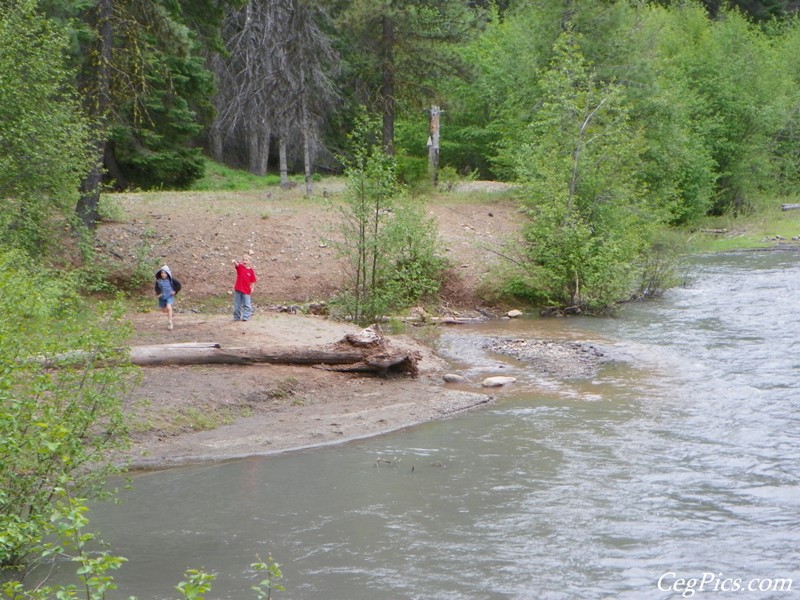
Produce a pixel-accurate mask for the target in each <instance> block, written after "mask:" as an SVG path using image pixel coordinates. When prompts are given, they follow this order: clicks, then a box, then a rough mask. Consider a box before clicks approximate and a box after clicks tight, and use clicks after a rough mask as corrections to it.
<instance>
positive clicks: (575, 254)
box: [506, 30, 656, 311]
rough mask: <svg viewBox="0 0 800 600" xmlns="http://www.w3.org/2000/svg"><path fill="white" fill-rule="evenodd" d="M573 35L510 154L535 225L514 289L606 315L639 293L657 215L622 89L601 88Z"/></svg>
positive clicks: (567, 36) (562, 41)
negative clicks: (640, 267)
mask: <svg viewBox="0 0 800 600" xmlns="http://www.w3.org/2000/svg"><path fill="white" fill-rule="evenodd" d="M578 37H579V36H577V35H576V34H575V33H574V32H572V31H571V30H568V31H566V32H565V33H564V34H562V35H561V36H560V37H559V38H558V40H557V41H556V44H555V48H554V57H553V59H552V61H551V63H550V65H549V67H548V68H547V69H546V70H545V71H544V72H543V74H542V77H541V86H542V96H541V98H540V99H539V102H538V104H537V106H536V107H535V108H533V110H532V117H531V120H530V122H529V123H528V124H527V126H526V127H525V129H524V131H523V132H522V133H521V136H519V137H518V141H517V142H516V143H515V144H514V145H512V146H510V147H509V148H507V150H506V152H507V153H508V155H509V159H508V160H509V162H511V163H512V164H514V168H515V171H516V174H517V179H518V180H520V181H521V182H524V184H525V187H524V205H525V207H526V209H527V213H528V215H529V217H530V223H529V224H528V225H526V226H525V227H524V243H525V246H524V248H523V249H522V256H523V258H522V260H521V262H520V267H521V269H522V273H521V275H518V276H517V277H516V279H515V282H514V283H512V288H513V289H514V291H515V292H516V294H518V295H524V296H526V297H528V298H529V299H531V300H534V301H537V302H544V303H548V304H556V305H558V306H568V307H572V308H573V309H576V310H585V309H589V310H594V311H597V310H605V309H607V308H609V307H611V306H613V304H614V303H615V302H616V301H617V300H619V299H621V298H624V297H625V296H626V295H628V294H630V293H631V291H632V290H633V286H634V282H635V278H636V275H637V273H636V270H635V265H636V262H637V260H638V258H639V257H640V256H641V255H642V253H643V252H644V250H645V249H646V248H647V244H648V242H649V239H650V235H651V232H650V229H651V226H652V224H653V223H655V222H656V218H655V215H654V214H653V213H652V212H651V211H649V210H648V208H647V207H646V205H645V202H644V198H645V194H644V192H645V188H644V185H643V183H642V181H641V179H640V178H639V176H638V162H639V159H640V156H641V154H642V151H643V145H642V143H641V139H640V136H639V135H638V132H637V131H636V129H635V127H633V126H632V123H631V121H630V117H629V111H628V109H627V106H626V104H625V98H624V94H623V92H622V90H621V88H620V87H619V86H616V85H613V84H609V83H603V82H600V81H598V80H597V78H596V75H595V74H594V72H593V71H592V70H591V68H590V66H589V65H588V64H587V63H586V62H585V60H584V58H583V56H582V55H581V52H580V48H579V46H578V43H577V42H578Z"/></svg>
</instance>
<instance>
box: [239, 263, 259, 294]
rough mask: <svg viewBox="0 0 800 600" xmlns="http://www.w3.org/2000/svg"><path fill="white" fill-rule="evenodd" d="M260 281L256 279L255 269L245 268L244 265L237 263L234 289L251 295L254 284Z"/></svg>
mask: <svg viewBox="0 0 800 600" xmlns="http://www.w3.org/2000/svg"><path fill="white" fill-rule="evenodd" d="M256 281H258V280H257V279H256V272H255V271H253V269H250V268H248V267H245V266H244V265H243V264H242V263H238V262H237V263H236V284H235V285H234V286H233V289H234V290H236V291H237V292H242V293H243V294H248V295H249V294H250V292H251V291H252V289H253V287H252V286H253V284H254V283H255V282H256Z"/></svg>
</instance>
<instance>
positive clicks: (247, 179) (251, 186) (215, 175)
mask: <svg viewBox="0 0 800 600" xmlns="http://www.w3.org/2000/svg"><path fill="white" fill-rule="evenodd" d="M312 177H313V180H314V182H315V183H318V182H320V181H321V180H322V178H321V176H320V175H317V174H315V175H313V176H312ZM289 181H290V182H293V183H294V184H297V185H298V186H302V185H305V176H304V175H303V174H302V173H300V174H297V173H296V174H292V175H289ZM280 183H281V178H280V175H278V174H276V173H268V174H267V175H253V174H252V173H249V172H248V171H246V170H244V169H234V168H231V167H228V166H225V165H223V164H220V163H217V162H214V161H213V160H211V159H209V158H206V159H205V171H204V175H203V177H202V178H201V179H198V180H197V181H195V182H194V183H193V184H192V186H191V187H190V188H189V189H190V190H192V191H197V192H216V191H232V192H245V191H253V190H256V191H257V190H266V189H268V188H270V187H278V186H280Z"/></svg>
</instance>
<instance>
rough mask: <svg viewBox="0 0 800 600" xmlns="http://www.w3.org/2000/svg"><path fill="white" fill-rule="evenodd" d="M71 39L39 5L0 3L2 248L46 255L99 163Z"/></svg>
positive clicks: (5, 0) (12, 1)
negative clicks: (70, 53) (71, 60)
mask: <svg viewBox="0 0 800 600" xmlns="http://www.w3.org/2000/svg"><path fill="white" fill-rule="evenodd" d="M68 44H69V38H68V37H67V35H66V32H65V31H64V30H63V29H62V28H60V27H59V26H58V25H57V24H56V23H54V22H53V21H51V20H48V19H46V18H44V17H43V16H42V15H40V14H39V13H37V12H36V8H35V2H33V0H22V1H19V2H18V1H15V0H2V1H0V203H2V211H0V245H3V246H6V247H16V248H21V249H24V250H25V251H26V252H28V253H29V254H32V255H41V254H42V253H43V251H45V250H46V249H47V248H48V247H50V246H49V243H48V242H49V241H51V240H52V239H53V235H52V227H53V226H54V222H53V221H54V219H57V218H60V219H61V220H62V221H63V220H64V219H68V218H69V217H70V215H71V214H72V210H73V208H74V203H75V200H76V198H77V190H78V184H79V183H80V181H81V179H82V177H83V175H84V174H85V172H86V170H87V169H88V167H89V165H90V164H91V148H90V145H89V123H88V121H87V120H86V119H85V118H84V117H83V113H82V111H81V108H80V103H79V101H78V98H77V96H76V91H75V88H74V86H72V85H71V79H70V74H69V71H68V70H67V68H66V64H65V61H66V51H67V48H68Z"/></svg>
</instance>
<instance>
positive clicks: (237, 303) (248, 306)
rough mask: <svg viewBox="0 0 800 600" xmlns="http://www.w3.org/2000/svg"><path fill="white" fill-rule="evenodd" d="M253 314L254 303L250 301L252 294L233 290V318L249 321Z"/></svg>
mask: <svg viewBox="0 0 800 600" xmlns="http://www.w3.org/2000/svg"><path fill="white" fill-rule="evenodd" d="M252 314H253V305H252V303H251V302H250V294H243V293H242V292H239V291H236V290H233V320H234V321H238V320H239V319H241V320H242V321H247V319H249V318H250V316H251V315H252Z"/></svg>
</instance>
